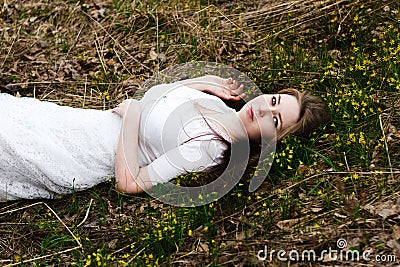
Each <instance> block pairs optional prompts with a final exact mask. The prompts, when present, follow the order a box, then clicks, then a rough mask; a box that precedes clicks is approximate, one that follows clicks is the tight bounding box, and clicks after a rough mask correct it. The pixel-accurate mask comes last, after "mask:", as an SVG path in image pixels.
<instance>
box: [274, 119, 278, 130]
mask: <svg viewBox="0 0 400 267" xmlns="http://www.w3.org/2000/svg"><path fill="white" fill-rule="evenodd" d="M274 124H275V128H278V119H277V118H276V117H274Z"/></svg>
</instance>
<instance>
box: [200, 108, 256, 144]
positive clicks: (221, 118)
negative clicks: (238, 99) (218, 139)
mask: <svg viewBox="0 0 400 267" xmlns="http://www.w3.org/2000/svg"><path fill="white" fill-rule="evenodd" d="M206 118H207V119H209V120H211V122H212V123H213V124H214V125H215V126H216V127H218V129H219V130H221V131H222V132H224V133H225V134H226V135H228V136H229V137H230V139H231V140H232V142H237V141H240V140H245V139H246V138H248V136H247V132H246V129H245V128H244V126H243V124H242V121H241V120H240V118H239V116H238V115H237V113H236V112H229V113H213V114H207V116H206Z"/></svg>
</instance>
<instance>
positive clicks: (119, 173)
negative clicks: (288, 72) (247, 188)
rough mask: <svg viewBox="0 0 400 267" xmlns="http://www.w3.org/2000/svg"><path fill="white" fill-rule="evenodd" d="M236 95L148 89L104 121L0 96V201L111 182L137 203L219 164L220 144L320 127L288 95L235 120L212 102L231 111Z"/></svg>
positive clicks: (253, 104)
mask: <svg viewBox="0 0 400 267" xmlns="http://www.w3.org/2000/svg"><path fill="white" fill-rule="evenodd" d="M242 89H243V86H238V84H237V82H236V81H235V80H233V79H231V78H229V79H222V78H220V77H216V76H204V77H200V78H195V79H189V80H185V81H181V82H176V83H172V84H162V85H158V86H155V87H153V88H152V89H151V90H149V91H148V92H147V93H146V94H145V96H144V97H143V98H142V99H141V100H140V101H137V100H126V101H124V102H123V103H121V104H120V105H119V106H118V107H116V108H115V109H113V110H111V111H110V110H106V111H101V110H89V109H79V108H71V107H65V106H58V105H56V104H54V103H49V102H42V101H39V100H37V99H33V98H20V99H19V98H15V97H13V96H10V95H7V94H0V114H2V116H1V118H0V125H3V127H4V126H6V127H4V128H3V129H2V130H1V131H0V184H1V188H0V200H1V201H6V200H15V199H21V198H53V197H55V196H57V195H59V194H67V193H71V192H73V191H78V190H84V189H87V188H90V187H92V186H94V185H96V184H98V183H101V182H104V181H106V180H107V179H109V178H111V177H113V176H115V179H116V186H117V188H118V189H119V190H120V191H122V192H127V193H140V192H142V191H143V190H148V189H151V187H152V186H153V185H154V184H157V183H165V182H167V181H168V180H170V179H172V178H173V177H175V176H176V175H179V174H183V173H186V172H194V171H202V170H205V169H207V168H211V167H212V166H215V165H217V164H221V163H222V161H223V153H224V151H225V150H226V149H227V146H226V144H227V142H237V141H240V140H241V139H246V138H248V139H249V140H250V141H251V142H260V138H261V136H262V135H263V134H264V133H265V134H266V135H267V136H273V135H274V134H275V130H276V133H277V136H278V138H283V137H284V136H286V135H287V134H289V133H294V134H303V133H306V132H308V131H309V130H310V129H314V128H315V127H316V126H318V125H319V124H320V123H321V122H322V121H323V119H324V109H323V107H324V106H323V104H322V102H321V101H320V100H319V98H316V97H313V96H310V95H308V94H306V93H299V92H298V91H296V90H285V91H282V92H280V93H278V94H275V95H263V96H259V97H257V98H255V99H253V100H252V101H250V102H249V103H247V105H245V106H244V107H243V108H242V109H241V110H239V111H237V112H236V111H234V110H233V109H230V108H228V107H227V106H226V105H225V104H224V103H223V102H222V100H220V98H222V99H224V100H233V101H237V100H239V99H241V98H242V97H243V94H241V91H242ZM204 92H207V93H210V94H213V95H210V94H205V93H204ZM269 106H270V109H268V108H269ZM183 114H184V115H183ZM196 115H197V116H196ZM191 117H195V118H194V119H190V118H191ZM259 125H262V126H261V127H260V126H259ZM176 159H178V160H176Z"/></svg>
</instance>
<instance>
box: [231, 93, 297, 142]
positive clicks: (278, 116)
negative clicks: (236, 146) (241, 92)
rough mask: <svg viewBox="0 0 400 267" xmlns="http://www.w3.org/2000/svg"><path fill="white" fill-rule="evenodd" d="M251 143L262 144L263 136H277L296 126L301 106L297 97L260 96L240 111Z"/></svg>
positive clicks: (279, 95) (284, 95) (286, 95)
mask: <svg viewBox="0 0 400 267" xmlns="http://www.w3.org/2000/svg"><path fill="white" fill-rule="evenodd" d="M238 116H239V118H240V120H241V121H242V123H243V125H244V127H245V129H246V131H247V135H248V137H249V139H250V141H253V142H260V140H261V132H262V133H263V136H270V137H274V136H275V132H274V131H275V130H276V135H279V133H280V132H282V131H284V130H285V129H287V128H288V127H290V126H292V125H294V124H295V123H296V122H297V121H298V120H299V118H300V105H299V103H298V101H297V99H296V97H295V96H292V95H288V94H272V95H269V94H268V95H267V94H265V95H261V96H258V97H256V98H254V99H252V100H251V101H249V102H248V103H246V105H244V106H243V108H242V109H241V110H240V111H238Z"/></svg>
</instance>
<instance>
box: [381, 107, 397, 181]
mask: <svg viewBox="0 0 400 267" xmlns="http://www.w3.org/2000/svg"><path fill="white" fill-rule="evenodd" d="M379 125H380V126H381V130H382V135H383V141H384V143H385V150H386V154H387V157H388V163H389V169H390V176H391V177H392V180H393V179H394V176H393V168H392V162H391V160H390V153H389V148H388V144H387V142H386V134H385V130H384V129H383V123H382V116H381V114H379Z"/></svg>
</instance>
